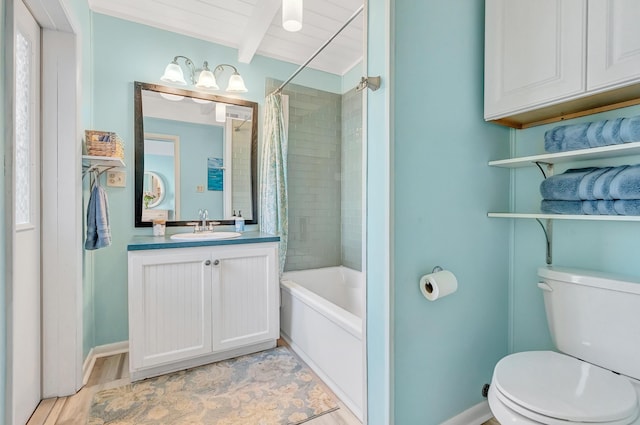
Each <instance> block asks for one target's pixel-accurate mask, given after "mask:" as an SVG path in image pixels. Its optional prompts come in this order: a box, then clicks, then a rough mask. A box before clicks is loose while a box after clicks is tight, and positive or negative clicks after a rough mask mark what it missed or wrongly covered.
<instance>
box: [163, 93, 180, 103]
mask: <svg viewBox="0 0 640 425" xmlns="http://www.w3.org/2000/svg"><path fill="white" fill-rule="evenodd" d="M160 96H162V97H163V98H165V99H167V100H171V101H172V102H179V101H181V100H182V99H184V96H180V95H179V94H171V93H160Z"/></svg>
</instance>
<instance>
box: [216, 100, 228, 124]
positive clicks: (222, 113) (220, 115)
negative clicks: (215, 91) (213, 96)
mask: <svg viewBox="0 0 640 425" xmlns="http://www.w3.org/2000/svg"><path fill="white" fill-rule="evenodd" d="M226 120H227V105H226V104H224V103H216V121H217V122H225V121H226Z"/></svg>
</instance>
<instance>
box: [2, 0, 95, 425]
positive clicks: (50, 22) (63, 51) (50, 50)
mask: <svg viewBox="0 0 640 425" xmlns="http://www.w3.org/2000/svg"><path fill="white" fill-rule="evenodd" d="M15 1H21V0H15ZM63 1H64V0H50V1H47V2H40V1H38V0H26V1H25V4H26V5H27V7H28V8H29V10H30V11H31V13H32V14H33V16H34V17H35V18H36V21H37V22H38V24H39V25H40V26H41V27H42V28H43V31H42V46H43V49H42V51H43V52H45V53H43V55H42V56H43V57H42V98H41V102H42V114H41V117H42V124H41V127H42V152H41V153H42V155H41V157H42V160H41V161H42V162H41V166H42V177H41V179H42V194H43V196H42V200H41V210H42V211H43V212H44V213H43V214H42V222H41V226H42V253H41V255H42V259H43V260H42V287H43V291H42V321H43V323H42V333H43V335H42V362H43V364H42V385H43V388H42V396H43V397H45V398H46V397H53V396H64V395H70V394H74V393H75V392H76V391H77V390H78V389H80V387H81V386H82V360H83V359H82V215H81V205H82V202H81V199H82V177H81V176H82V175H81V167H82V156H81V153H82V152H81V143H80V141H81V134H82V133H81V131H80V128H79V119H78V116H79V105H80V101H79V99H80V88H79V78H78V76H79V75H80V72H79V64H80V60H79V59H80V58H79V52H81V47H80V45H79V39H78V37H77V35H76V34H77V33H78V31H75V30H74V28H78V26H77V25H74V24H73V23H72V20H71V19H70V18H69V16H70V14H69V13H67V10H66V7H65V5H64V4H63ZM5 7H6V17H7V19H6V21H5V22H6V23H7V25H6V27H5V35H4V36H5V40H7V41H6V52H5V53H6V54H5V58H6V62H5V78H6V80H5V86H7V85H8V84H9V83H11V82H12V81H13V68H14V60H13V49H14V48H13V42H9V40H13V39H14V26H13V19H14V6H13V0H10V1H7V2H6V3H5ZM45 46H46V47H45ZM7 87H8V86H7ZM13 102H14V99H13V94H12V91H10V90H7V92H6V96H5V108H6V110H5V120H6V126H5V128H6V131H5V136H6V140H8V141H11V140H13V137H14V129H13V124H11V123H13V118H14V117H13V115H14V112H13V106H12V105H13ZM12 152H13V148H12V143H7V146H6V149H5V166H6V170H5V172H6V175H12V173H13V153H12ZM8 180H9V181H6V183H5V186H6V187H9V188H10V187H11V186H12V184H13V183H12V181H11V179H8ZM5 189H6V188H5ZM12 196H13V195H12V191H11V190H5V210H6V211H13V208H14V205H13V200H12ZM12 222H13V220H12V214H10V213H7V214H6V215H5V223H4V226H5V229H6V232H5V235H6V236H7V238H6V271H5V280H6V306H7V309H6V315H7V317H6V324H7V329H11V327H12V325H13V316H12V315H13V312H12V308H11V307H12V294H13V291H12V285H13V270H12V264H13V257H14V256H13V250H14V246H13V241H12V238H11V237H10V236H9V235H11V234H12V233H11V229H12ZM11 338H13V336H12V335H11V334H10V333H8V334H7V346H8V347H10V346H11V343H12V340H11ZM11 362H12V359H11V358H10V356H7V368H6V370H7V383H8V384H9V385H8V386H7V388H10V383H11V380H12V376H10V371H11V364H12V363H11ZM11 397H12V395H11V394H7V395H6V400H5V403H6V407H9V406H10V403H11V400H12V398H11ZM10 412H11V409H10V408H7V409H5V416H6V417H5V418H4V419H5V421H6V422H7V423H11V420H12V418H11V417H10V415H11V413H10Z"/></svg>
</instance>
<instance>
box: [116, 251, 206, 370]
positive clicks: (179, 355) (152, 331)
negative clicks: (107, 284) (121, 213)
mask: <svg viewBox="0 0 640 425" xmlns="http://www.w3.org/2000/svg"><path fill="white" fill-rule="evenodd" d="M156 252H157V253H156ZM211 268H212V264H211V253H210V250H207V249H205V250H202V249H193V250H192V249H190V250H186V249H173V250H158V251H144V252H142V251H141V252H136V253H133V252H130V253H129V345H130V347H129V349H130V358H131V369H132V370H137V369H142V368H148V367H151V366H156V365H161V364H167V363H171V362H175V361H178V360H184V359H189V358H192V357H196V356H200V355H203V354H209V353H211V350H212V317H211V278H212V274H211Z"/></svg>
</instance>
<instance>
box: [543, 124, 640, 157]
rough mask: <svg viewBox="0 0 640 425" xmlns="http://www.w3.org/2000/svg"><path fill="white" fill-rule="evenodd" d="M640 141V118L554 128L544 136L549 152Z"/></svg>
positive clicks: (545, 146) (546, 148)
mask: <svg viewBox="0 0 640 425" xmlns="http://www.w3.org/2000/svg"><path fill="white" fill-rule="evenodd" d="M636 141H640V116H635V117H630V118H615V119H612V120H603V121H595V122H590V123H580V124H569V125H562V126H558V127H554V128H552V129H551V130H548V131H547V132H546V133H545V134H544V149H545V150H546V151H547V152H563V151H570V150H576V149H586V148H595V147H598V146H607V145H615V144H620V143H629V142H636Z"/></svg>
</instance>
